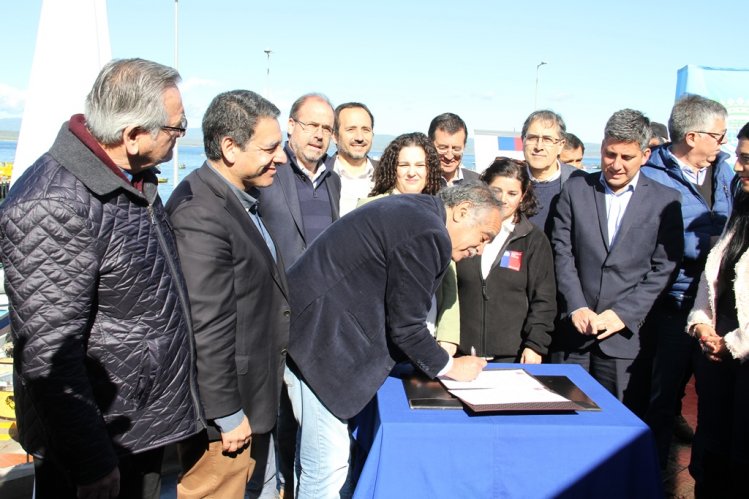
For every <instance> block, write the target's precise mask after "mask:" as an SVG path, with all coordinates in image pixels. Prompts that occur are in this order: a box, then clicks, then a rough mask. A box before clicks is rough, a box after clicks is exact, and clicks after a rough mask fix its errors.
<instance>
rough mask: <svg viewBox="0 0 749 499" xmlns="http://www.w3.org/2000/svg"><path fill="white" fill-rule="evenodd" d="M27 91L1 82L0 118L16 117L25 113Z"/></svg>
mask: <svg viewBox="0 0 749 499" xmlns="http://www.w3.org/2000/svg"><path fill="white" fill-rule="evenodd" d="M25 102H26V92H25V91H24V90H19V89H17V88H14V87H11V86H10V85H6V84H5V83H0V118H16V117H20V116H21V115H23V106H24V103H25Z"/></svg>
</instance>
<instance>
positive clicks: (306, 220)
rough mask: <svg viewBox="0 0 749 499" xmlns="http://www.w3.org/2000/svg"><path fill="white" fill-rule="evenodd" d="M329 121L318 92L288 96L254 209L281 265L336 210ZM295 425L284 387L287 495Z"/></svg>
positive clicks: (281, 449) (282, 474)
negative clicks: (278, 158)
mask: <svg viewBox="0 0 749 499" xmlns="http://www.w3.org/2000/svg"><path fill="white" fill-rule="evenodd" d="M333 125H334V116H333V106H332V105H331V104H330V101H329V100H328V98H327V97H325V96H324V95H322V94H315V93H311V94H305V95H302V96H301V97H299V98H298V99H297V100H296V101H294V103H293V104H292V105H291V110H290V112H289V120H288V123H287V128H286V131H287V134H288V138H289V140H288V141H287V142H286V146H285V147H284V153H285V154H286V157H287V160H286V162H285V164H284V165H283V166H282V167H281V168H279V170H278V174H277V175H276V178H275V181H274V182H273V183H272V184H271V185H269V186H266V187H262V188H261V189H260V213H261V214H262V215H263V220H264V221H265V224H266V225H267V226H268V230H270V233H271V234H272V235H273V240H274V241H275V242H276V245H277V247H278V251H279V253H280V254H281V255H282V256H283V262H284V265H285V267H286V269H287V270H288V269H289V268H290V267H291V266H292V265H293V264H294V262H296V261H297V259H298V258H299V256H301V254H302V253H303V252H304V250H306V249H307V246H309V245H310V244H312V241H314V240H315V238H316V237H317V236H319V235H320V234H321V233H322V231H323V230H325V229H326V228H327V227H328V226H329V225H330V224H332V223H333V222H335V221H336V220H338V218H339V216H340V198H341V178H340V177H339V176H338V174H337V173H335V172H334V171H333V169H332V168H329V167H328V166H327V165H326V164H325V160H326V158H327V151H328V146H329V145H330V138H331V135H332V134H333ZM297 429H298V428H297V426H296V423H295V421H294V417H293V415H292V414H291V406H290V404H289V400H288V396H287V395H286V394H285V393H284V394H282V397H281V408H280V411H279V419H278V431H277V432H276V435H277V441H278V455H279V457H278V471H279V478H280V481H281V483H282V486H283V489H284V490H285V491H286V494H289V495H291V494H293V489H294V484H293V468H294V450H295V448H296V433H297Z"/></svg>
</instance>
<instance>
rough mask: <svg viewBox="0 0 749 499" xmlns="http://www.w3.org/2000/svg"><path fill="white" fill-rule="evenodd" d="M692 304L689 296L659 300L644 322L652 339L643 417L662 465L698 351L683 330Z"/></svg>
mask: <svg viewBox="0 0 749 499" xmlns="http://www.w3.org/2000/svg"><path fill="white" fill-rule="evenodd" d="M691 308H692V301H691V300H687V301H685V302H683V303H680V304H679V303H673V302H666V301H662V300H661V301H659V302H657V303H656V305H655V306H654V307H653V309H652V310H651V312H650V315H648V319H647V321H646V322H645V326H644V329H646V330H647V334H649V335H651V336H652V337H653V338H654V341H655V352H654V354H653V371H652V378H651V383H650V386H651V388H650V403H649V406H648V410H647V412H646V413H645V418H644V419H645V422H646V423H647V424H648V426H650V429H651V430H652V431H653V435H654V437H655V444H656V448H657V449H658V461H659V463H660V466H661V469H664V468H665V467H666V464H667V463H668V455H669V450H670V447H671V436H672V434H673V430H674V419H675V418H676V416H677V415H678V414H680V413H681V399H682V397H683V396H684V389H685V387H686V384H687V382H688V381H689V378H690V377H691V375H692V372H693V371H694V362H695V359H696V357H697V355H699V346H698V345H697V341H696V340H695V339H694V338H692V337H691V336H689V335H688V334H687V333H686V332H685V329H686V325H687V316H688V315H689V311H690V310H691ZM640 332H641V334H643V332H644V331H643V330H641V331H640Z"/></svg>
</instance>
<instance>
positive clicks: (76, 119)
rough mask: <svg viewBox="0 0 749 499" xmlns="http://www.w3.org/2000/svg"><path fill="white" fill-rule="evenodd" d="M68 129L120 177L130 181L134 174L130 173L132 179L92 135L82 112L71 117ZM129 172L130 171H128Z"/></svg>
mask: <svg viewBox="0 0 749 499" xmlns="http://www.w3.org/2000/svg"><path fill="white" fill-rule="evenodd" d="M68 130H70V132H71V133H72V134H73V135H75V136H76V138H77V139H78V140H80V141H81V142H82V143H83V145H85V146H86V147H88V148H89V149H90V150H91V152H92V153H94V156H96V157H97V158H99V160H100V161H101V162H102V163H104V164H105V165H106V166H107V168H109V169H110V170H112V172H113V173H114V174H115V175H117V176H118V177H120V178H121V179H122V180H124V181H125V182H128V183H130V179H132V177H133V176H132V174H131V175H130V179H128V177H127V175H125V173H124V172H123V171H122V168H120V167H119V166H117V165H116V164H115V163H114V161H112V158H110V157H109V155H108V154H107V153H106V152H105V151H104V148H102V147H101V145H99V142H97V141H96V139H95V138H94V136H93V135H91V132H90V131H89V130H88V128H87V127H86V118H85V117H84V116H83V115H82V114H74V115H73V116H71V117H70V121H69V122H68ZM128 173H129V172H128Z"/></svg>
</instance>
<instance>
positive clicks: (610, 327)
mask: <svg viewBox="0 0 749 499" xmlns="http://www.w3.org/2000/svg"><path fill="white" fill-rule="evenodd" d="M625 327H626V326H625V325H624V323H623V322H622V320H621V319H620V318H619V316H618V315H616V312H614V311H613V310H611V309H608V310H604V311H603V312H601V313H600V314H598V320H597V321H596V323H595V329H596V331H603V332H602V333H600V334H598V339H599V340H605V339H606V338H608V337H609V336H611V335H613V334H616V333H618V332H619V331H621V330H622V329H624V328H625Z"/></svg>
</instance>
